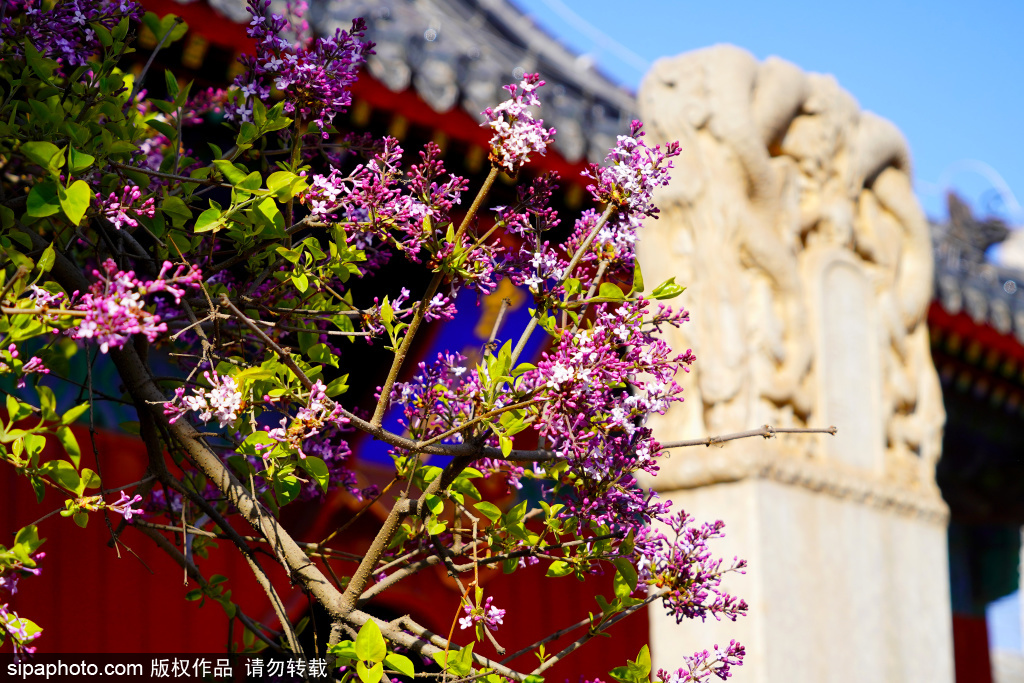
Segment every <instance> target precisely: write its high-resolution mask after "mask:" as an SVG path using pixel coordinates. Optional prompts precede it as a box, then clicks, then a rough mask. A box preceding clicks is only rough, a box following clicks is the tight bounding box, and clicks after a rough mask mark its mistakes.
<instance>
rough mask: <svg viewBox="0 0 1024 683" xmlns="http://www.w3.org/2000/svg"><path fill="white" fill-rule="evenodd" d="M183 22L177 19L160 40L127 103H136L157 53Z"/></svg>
mask: <svg viewBox="0 0 1024 683" xmlns="http://www.w3.org/2000/svg"><path fill="white" fill-rule="evenodd" d="M183 21H184V19H182V18H181V17H175V18H174V23H173V24H171V27H170V28H169V29H167V33H165V34H164V35H163V37H161V38H160V42H159V43H157V44H156V47H154V48H153V51H152V52H151V53H150V54H149V59H147V60H146V65H145V66H144V67H142V71H141V72H139V75H138V77H136V79H135V83H134V85H132V94H131V95H129V96H128V100H127V102H129V103H130V102H133V101H135V96H136V95H137V94H138V92H139V88H141V87H142V82H143V81H145V80H146V74H147V73H148V72H149V67H151V66H153V60H154V59H156V53H158V52H160V49H161V48H162V47H163V46H164V43H166V42H167V39H168V38H170V37H171V34H172V33H174V29H176V28H178V24H180V23H181V22H183ZM178 144H179V145H180V144H181V140H180V139H179V140H178Z"/></svg>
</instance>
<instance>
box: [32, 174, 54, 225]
mask: <svg viewBox="0 0 1024 683" xmlns="http://www.w3.org/2000/svg"><path fill="white" fill-rule="evenodd" d="M25 206H26V208H27V211H26V213H28V215H29V216H35V217H36V218H45V217H46V216H52V215H53V214H55V213H57V212H58V211H60V200H59V199H57V183H55V182H53V181H52V180H44V181H43V182H41V183H38V184H36V185H34V186H33V187H32V191H31V192H29V193H28V201H27V202H26V204H25Z"/></svg>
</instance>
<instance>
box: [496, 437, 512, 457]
mask: <svg viewBox="0 0 1024 683" xmlns="http://www.w3.org/2000/svg"><path fill="white" fill-rule="evenodd" d="M498 440H499V441H500V442H501V454H502V455H503V456H504V457H506V458H507V457H508V454H509V453H511V452H512V439H510V438H508V436H506V435H505V434H499V435H498Z"/></svg>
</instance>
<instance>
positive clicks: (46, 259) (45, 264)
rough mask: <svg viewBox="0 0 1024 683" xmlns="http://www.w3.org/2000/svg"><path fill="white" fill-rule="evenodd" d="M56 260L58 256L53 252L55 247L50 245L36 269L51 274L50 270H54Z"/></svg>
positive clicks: (40, 258) (37, 263)
mask: <svg viewBox="0 0 1024 683" xmlns="http://www.w3.org/2000/svg"><path fill="white" fill-rule="evenodd" d="M56 258H57V254H56V252H54V250H53V245H52V244H50V245H49V246H47V247H46V249H45V250H44V251H43V255H42V256H40V257H39V261H37V262H36V268H38V269H39V270H41V271H42V272H44V273H49V272H50V269H51V268H53V262H54V261H55V260H56Z"/></svg>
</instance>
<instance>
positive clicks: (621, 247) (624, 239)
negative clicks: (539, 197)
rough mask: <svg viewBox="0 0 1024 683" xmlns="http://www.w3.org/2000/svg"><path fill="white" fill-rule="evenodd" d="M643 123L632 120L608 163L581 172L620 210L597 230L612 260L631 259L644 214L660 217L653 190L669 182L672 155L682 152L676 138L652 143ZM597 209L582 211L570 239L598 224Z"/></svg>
mask: <svg viewBox="0 0 1024 683" xmlns="http://www.w3.org/2000/svg"><path fill="white" fill-rule="evenodd" d="M643 136H644V132H643V124H641V123H640V122H639V121H633V123H632V125H631V127H630V134H629V135H620V136H619V137H618V142H617V143H616V145H615V147H614V148H612V150H611V151H610V152H609V153H608V157H607V159H606V161H607V165H605V166H598V165H596V164H591V165H590V166H589V167H588V168H587V170H586V171H584V173H583V175H584V176H585V177H588V178H591V179H593V180H594V183H593V184H591V185H588V186H587V189H588V190H589V191H590V193H591V195H592V196H593V197H594V199H595V200H596V201H598V202H600V203H602V204H612V205H614V206H615V207H617V209H618V211H617V212H616V214H615V216H614V217H613V218H612V220H610V221H608V223H607V224H605V226H604V227H603V228H602V229H601V230H600V231H599V232H598V234H597V237H596V238H595V242H594V247H593V248H594V250H595V251H598V252H600V251H608V252H610V253H609V254H608V256H610V259H609V260H616V259H618V260H619V261H620V262H623V261H624V262H627V263H630V264H631V263H632V261H633V249H634V244H635V243H636V231H637V229H638V228H639V227H640V225H641V222H642V219H643V218H644V217H654V218H656V217H657V214H658V208H657V207H656V206H655V205H654V200H653V198H652V194H653V192H654V190H655V189H656V188H657V187H660V186H664V185H668V182H669V169H671V168H672V158H673V157H676V156H678V155H679V152H680V150H679V143H677V142H673V143H670V144H669V145H667V146H666V148H665V149H664V150H662V149H661V146H660V145H656V146H655V147H648V146H647V144H646V143H645V142H644V141H643ZM596 224H597V220H596V215H594V216H589V217H588V216H587V215H586V214H585V215H584V218H583V220H582V225H581V224H580V223H578V224H577V226H576V227H577V232H576V234H575V235H574V236H573V240H570V242H572V241H576V242H577V243H579V242H582V240H583V237H584V236H586V235H587V234H589V232H590V228H592V227H594V226H596Z"/></svg>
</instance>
